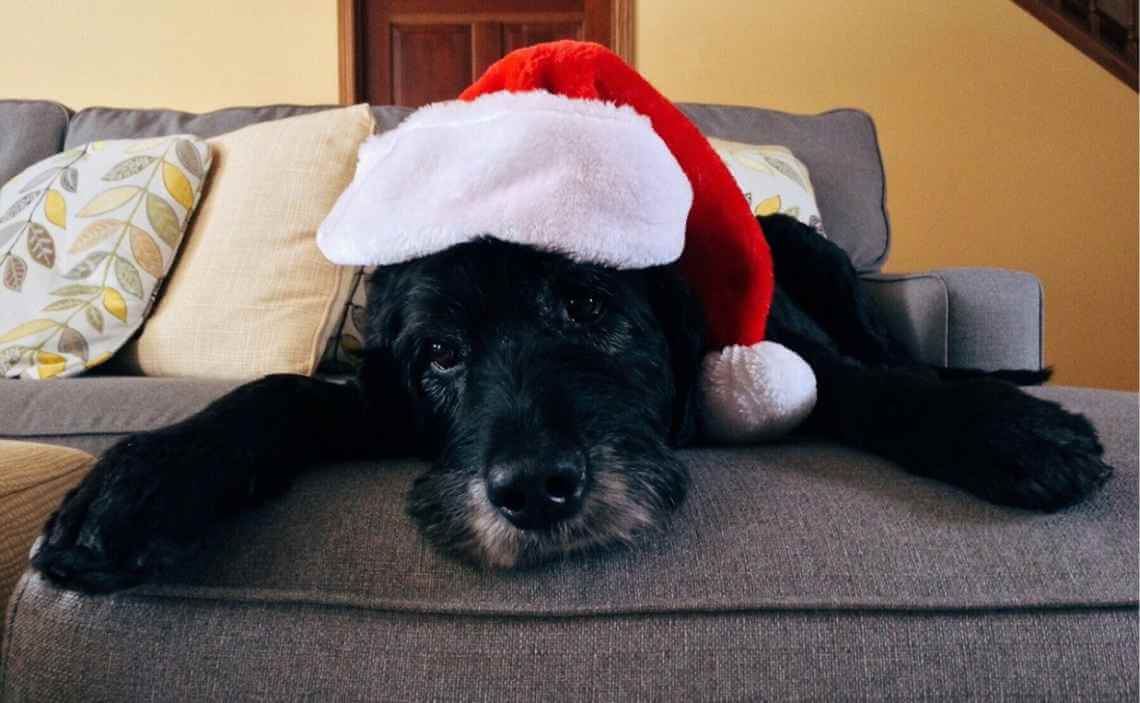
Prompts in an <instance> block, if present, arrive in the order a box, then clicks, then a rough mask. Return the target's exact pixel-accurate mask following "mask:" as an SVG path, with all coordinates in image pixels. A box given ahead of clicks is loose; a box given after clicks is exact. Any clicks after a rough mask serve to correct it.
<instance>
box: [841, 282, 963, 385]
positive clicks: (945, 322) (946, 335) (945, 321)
mask: <svg viewBox="0 0 1140 703" xmlns="http://www.w3.org/2000/svg"><path fill="white" fill-rule="evenodd" d="M859 280H860V281H862V282H864V283H870V284H879V285H890V284H892V283H898V282H902V281H917V280H931V281H934V282H936V283H937V284H938V285H939V287H940V288H941V290H942V303H943V307H942V329H941V330H940V332H941V334H942V343H941V347H942V348H941V358H940V359H939V360H938V363H939V364H940V365H942V366H946V365H948V364H949V363H950V287H949V286H948V285H947V283H946V279H945V278H943V277H942V276H939V275H938V273H937V272H930V271H927V272H922V273H881V272H880V273H871V274H864V275H862V276H860V277H859Z"/></svg>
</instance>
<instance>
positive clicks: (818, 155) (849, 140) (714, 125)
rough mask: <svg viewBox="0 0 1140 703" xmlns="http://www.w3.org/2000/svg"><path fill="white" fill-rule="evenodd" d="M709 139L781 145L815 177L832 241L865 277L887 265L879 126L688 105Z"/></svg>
mask: <svg viewBox="0 0 1140 703" xmlns="http://www.w3.org/2000/svg"><path fill="white" fill-rule="evenodd" d="M678 107H679V108H681V111H682V112H684V113H685V114H686V115H688V116H689V118H690V119H692V120H693V122H695V123H696V125H697V126H698V127H700V129H701V131H702V132H704V133H705V134H706V135H707V136H710V137H717V138H720V139H731V140H734V141H741V142H748V143H750V144H778V145H781V146H785V147H787V148H788V149H790V150H791V151H792V153H794V154H795V155H796V157H797V158H799V159H800V160H801V161H803V162H804V164H805V165H806V166H807V168H808V171H810V172H811V181H812V185H813V186H814V187H815V195H816V200H817V202H818V203H819V209H820V213H821V216H822V217H823V223H824V227H826V228H827V237H828V238H829V239H831V240H832V241H834V242H835V243H836V244H838V245H839V246H841V247H843V249H844V250H846V252H847V253H848V255H850V257H851V260H852V262H853V263H854V264H855V268H856V269H858V270H859V271H860V272H861V273H866V272H869V271H877V270H878V269H879V268H880V267H882V265H883V262H884V261H885V260H886V258H887V246H888V242H889V239H890V237H889V231H890V230H889V226H888V222H887V211H886V189H885V183H886V178H885V175H884V173H883V159H882V155H881V154H880V153H879V142H878V137H877V136H876V133H875V123H874V122H872V121H871V117H870V116H869V115H867V114H866V113H865V112H861V111H859V110H833V111H831V112H825V113H823V114H820V115H792V114H788V113H785V112H777V111H775V110H760V109H756V108H751V107H725V106H720V105H700V104H696V103H688V104H686V103H682V104H679V105H678Z"/></svg>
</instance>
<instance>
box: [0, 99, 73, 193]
mask: <svg viewBox="0 0 1140 703" xmlns="http://www.w3.org/2000/svg"><path fill="white" fill-rule="evenodd" d="M69 116H70V112H69V111H68V109H67V108H66V107H64V106H63V105H60V104H59V103H53V102H47V101H44V100H0V185H3V184H5V183H7V182H8V179H9V178H11V177H12V176H15V175H16V174H18V173H19V172H20V171H23V170H24V169H25V168H27V167H29V166H31V165H32V164H34V163H36V162H37V161H40V160H41V159H46V158H47V157H49V156H51V155H52V154H56V153H59V151H60V150H61V149H62V148H63V139H64V137H65V136H66V135H67V120H68V117H69Z"/></svg>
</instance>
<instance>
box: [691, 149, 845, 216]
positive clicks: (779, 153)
mask: <svg viewBox="0 0 1140 703" xmlns="http://www.w3.org/2000/svg"><path fill="white" fill-rule="evenodd" d="M709 144H712V147H713V149H714V150H716V153H717V154H718V155H719V156H720V158H721V160H722V161H724V164H725V165H726V166H728V170H729V171H730V172H731V173H732V177H733V178H735V179H736V182H737V184H738V185H739V186H740V189H741V190H742V191H744V197H745V198H747V199H748V204H749V205H751V206H752V212H753V213H754V214H756V215H771V214H773V213H777V212H780V213H783V214H785V215H789V216H791V217H794V218H796V219H797V220H799V221H800V222H803V223H804V224H805V225H810V226H812V227H814V228H815V230H816V231H817V232H819V233H820V234H824V231H823V220H822V219H821V218H820V215H819V206H818V205H816V202H815V190H814V189H813V188H812V186H811V176H810V175H809V174H808V170H807V166H804V165H803V163H802V162H801V161H800V160H799V159H797V158H796V157H795V154H793V153H792V152H791V151H790V150H789V149H787V148H786V147H782V146H770V145H756V144H743V143H741V142H730V141H726V140H724V139H715V138H711V137H710V138H709ZM825 236H826V235H825Z"/></svg>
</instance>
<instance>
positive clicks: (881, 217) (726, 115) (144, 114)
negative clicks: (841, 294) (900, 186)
mask: <svg viewBox="0 0 1140 703" xmlns="http://www.w3.org/2000/svg"><path fill="white" fill-rule="evenodd" d="M328 107H329V106H300V105H270V106H262V107H234V108H226V109H223V110H215V111H213V112H205V113H191V112H178V111H175V110H136V109H115V108H105V107H95V108H87V109H84V110H80V111H79V112H77V113H75V114H70V113H69V112H68V111H67V109H66V108H63V107H62V106H60V105H58V104H55V103H48V102H37V101H14V100H13V101H0V183H3V182H4V181H6V180H7V179H8V178H10V177H11V176H13V175H15V174H16V173H18V172H19V171H20V170H22V169H23V168H25V167H27V166H29V165H31V164H32V163H35V162H36V161H37V160H39V159H42V158H44V157H46V156H48V155H50V154H51V153H54V152H56V151H58V150H60V149H61V148H70V147H73V146H78V145H80V144H86V143H87V142H91V141H94V140H97V139H122V138H132V137H154V136H161V135H165V134H174V133H179V132H188V133H192V134H197V135H199V136H202V137H212V136H216V135H218V134H223V133H225V132H229V131H232V130H234V129H238V128H240V127H244V126H246V125H249V124H253V123H256V122H263V121H265V120H274V119H281V118H284V117H290V116H292V115H299V114H304V113H307V112H314V111H316V110H324V109H328ZM680 108H681V110H682V111H684V112H685V114H687V115H688V116H689V117H690V118H691V119H692V120H693V121H694V122H695V123H696V124H697V126H698V127H700V129H701V130H702V131H704V132H705V134H707V135H709V136H712V137H720V138H723V139H730V140H735V141H743V142H749V143H755V144H781V145H784V146H786V147H788V148H789V149H791V150H792V151H793V152H794V153H795V154H796V156H798V157H799V158H800V160H801V161H803V162H804V163H805V164H806V165H807V167H808V169H809V171H810V172H811V178H812V183H813V185H814V187H815V192H816V198H817V200H818V203H819V208H820V213H821V215H822V217H823V223H824V226H825V228H826V229H827V235H828V237H830V238H831V239H832V240H833V241H835V242H836V243H837V244H839V245H840V246H842V247H843V248H844V249H845V250H846V251H847V253H848V254H849V255H850V256H851V258H852V261H853V262H854V263H855V266H856V268H857V269H859V270H860V271H862V272H868V271H876V270H878V269H879V268H881V267H882V264H883V261H884V260H885V259H886V255H887V248H888V243H889V240H890V237H889V226H888V220H887V214H886V206H885V192H884V190H885V189H884V183H885V178H884V174H883V163H882V158H881V156H880V153H879V144H878V139H877V136H876V134H875V126H874V123H873V122H872V121H871V118H870V116H868V115H867V114H866V113H864V112H861V111H859V110H834V111H831V112H825V113H823V114H820V115H792V114H788V113H783V112H776V111H773V110H763V109H759V108H749V107H725V106H718V105H701V104H681V105H680ZM373 112H374V114H375V116H376V123H377V129H378V130H379V131H383V130H387V129H391V128H392V127H394V126H395V125H397V124H399V122H400V121H401V120H403V119H404V117H406V116H407V115H408V113H409V112H411V111H410V110H409V109H407V108H401V107H393V106H377V107H373Z"/></svg>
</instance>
